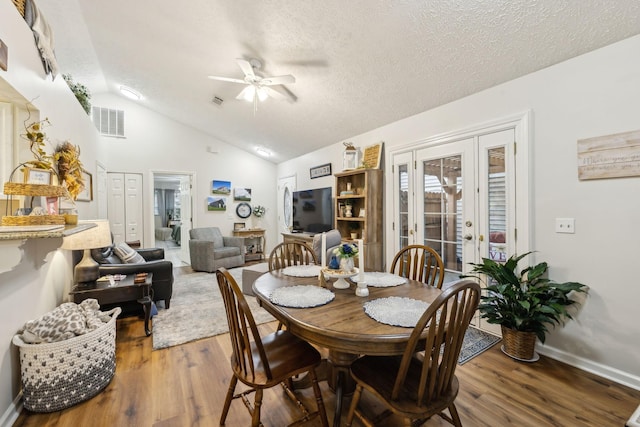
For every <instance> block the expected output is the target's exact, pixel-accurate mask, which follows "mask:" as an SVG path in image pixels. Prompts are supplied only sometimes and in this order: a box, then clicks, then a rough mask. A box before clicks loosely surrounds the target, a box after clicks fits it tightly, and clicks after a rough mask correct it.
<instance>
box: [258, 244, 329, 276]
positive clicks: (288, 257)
mask: <svg viewBox="0 0 640 427" xmlns="http://www.w3.org/2000/svg"><path fill="white" fill-rule="evenodd" d="M310 264H318V259H317V257H316V254H315V252H314V251H313V249H312V248H311V246H309V245H307V244H306V243H304V242H285V243H280V244H278V245H277V246H276V247H275V248H273V250H272V251H271V254H270V255H269V271H273V270H278V269H281V268H285V267H290V266H292V265H310Z"/></svg>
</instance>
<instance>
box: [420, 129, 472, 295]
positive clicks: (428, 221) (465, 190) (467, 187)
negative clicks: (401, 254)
mask: <svg viewBox="0 0 640 427" xmlns="http://www.w3.org/2000/svg"><path fill="white" fill-rule="evenodd" d="M473 159H474V155H473V139H466V140H462V141H457V142H453V143H449V144H446V145H442V146H437V147H432V148H425V149H422V150H419V151H418V152H417V161H418V170H419V180H420V182H419V183H418V184H416V188H420V192H419V196H418V199H419V200H418V204H417V210H418V215H417V219H418V224H417V230H418V239H417V241H418V243H420V244H424V245H427V246H430V247H432V248H434V249H435V250H436V251H437V252H438V253H439V254H440V256H441V257H442V261H443V262H444V266H445V270H446V275H445V283H446V282H449V281H453V280H458V278H459V275H460V274H462V273H463V272H464V271H466V270H468V268H467V264H468V263H469V262H471V261H473V260H474V246H473V241H474V240H475V238H474V224H475V218H474V215H475V214H474V211H475V209H474V193H475V192H474V189H475V185H474V174H473V172H474V167H473Z"/></svg>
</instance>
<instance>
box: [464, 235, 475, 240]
mask: <svg viewBox="0 0 640 427" xmlns="http://www.w3.org/2000/svg"><path fill="white" fill-rule="evenodd" d="M464 240H473V235H472V234H465V235H464Z"/></svg>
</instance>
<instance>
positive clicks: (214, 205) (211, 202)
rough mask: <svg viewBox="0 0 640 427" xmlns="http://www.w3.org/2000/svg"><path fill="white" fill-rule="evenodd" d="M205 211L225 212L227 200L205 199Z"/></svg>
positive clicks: (219, 198) (224, 198)
mask: <svg viewBox="0 0 640 427" xmlns="http://www.w3.org/2000/svg"><path fill="white" fill-rule="evenodd" d="M207 210H208V211H226V210H227V198H226V197H207Z"/></svg>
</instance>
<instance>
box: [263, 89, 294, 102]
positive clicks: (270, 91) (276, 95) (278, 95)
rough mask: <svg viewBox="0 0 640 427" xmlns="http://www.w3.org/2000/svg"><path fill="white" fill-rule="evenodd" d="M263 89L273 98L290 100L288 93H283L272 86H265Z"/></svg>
mask: <svg viewBox="0 0 640 427" xmlns="http://www.w3.org/2000/svg"><path fill="white" fill-rule="evenodd" d="M262 90H264V91H265V92H266V93H267V95H269V96H270V97H271V98H273V99H279V100H287V101H288V100H289V97H288V96H286V95H283V94H281V93H280V92H278V91H277V90H273V89H272V88H270V87H266V86H265V87H263V88H262Z"/></svg>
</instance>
